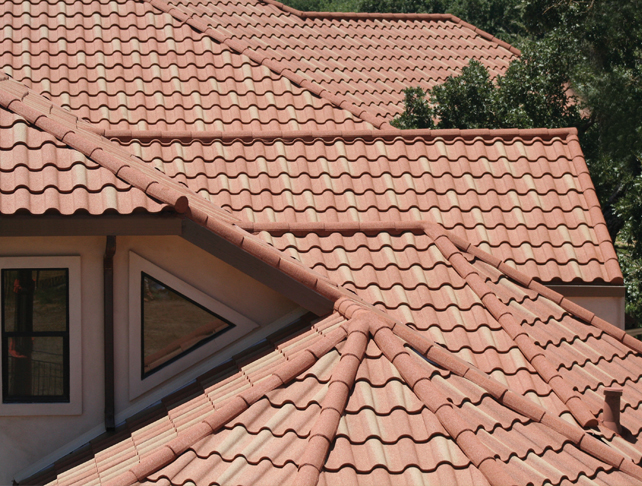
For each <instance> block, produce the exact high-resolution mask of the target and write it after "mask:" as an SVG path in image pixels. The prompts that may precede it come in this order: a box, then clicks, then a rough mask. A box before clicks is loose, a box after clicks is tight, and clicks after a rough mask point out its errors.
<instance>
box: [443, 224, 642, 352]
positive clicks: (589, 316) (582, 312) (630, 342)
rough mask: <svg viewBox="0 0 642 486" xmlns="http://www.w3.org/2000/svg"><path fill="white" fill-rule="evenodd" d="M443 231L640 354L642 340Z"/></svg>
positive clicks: (490, 262) (456, 243)
mask: <svg viewBox="0 0 642 486" xmlns="http://www.w3.org/2000/svg"><path fill="white" fill-rule="evenodd" d="M444 232H445V234H446V235H447V236H448V238H449V239H450V240H451V242H452V243H453V244H454V245H455V246H456V247H457V248H458V249H460V250H461V251H465V252H467V253H470V254H471V255H473V256H475V257H476V258H479V259H480V260H482V261H483V262H484V263H487V264H488V265H490V266H492V267H494V268H496V269H497V270H499V271H500V272H502V273H503V274H504V275H506V276H507V277H509V278H510V279H511V280H514V281H516V282H517V283H519V284H520V285H522V286H524V287H526V288H527V289H530V290H534V291H535V292H537V293H539V294H541V295H543V296H544V297H545V298H547V299H549V300H551V301H553V302H554V303H555V304H557V305H559V306H560V307H561V308H562V309H564V310H565V311H566V312H568V313H569V314H571V315H572V316H573V317H575V318H576V319H579V320H581V321H583V322H585V323H587V324H589V325H592V326H593V327H596V328H598V329H599V330H600V331H603V332H604V333H606V334H608V335H609V336H611V337H612V338H614V339H615V340H617V341H619V342H620V343H622V344H624V345H625V346H626V347H628V348H629V349H631V350H633V351H634V352H636V353H639V354H640V355H642V342H640V341H639V340H637V339H636V338H634V337H633V336H631V335H629V334H627V333H626V332H625V331H624V330H622V329H620V328H619V327H617V326H614V325H613V324H611V323H610V322H608V321H605V320H604V319H602V318H601V317H598V316H597V315H595V314H594V313H593V312H591V311H590V310H588V309H585V308H584V307H582V306H580V305H579V304H576V303H575V302H573V301H571V300H569V299H568V298H567V297H564V296H563V295H562V294H560V293H559V292H556V291H555V290H553V289H551V288H549V287H547V286H546V285H544V284H542V283H540V282H538V281H537V280H535V279H534V278H533V277H529V276H528V275H526V274H525V273H524V272H522V271H521V270H517V269H515V268H513V267H511V266H510V265H508V264H506V263H505V262H503V261H502V260H500V259H499V258H497V257H495V256H493V255H491V254H490V253H487V252H486V251H484V250H482V249H481V248H479V247H478V246H475V245H473V244H472V243H470V242H468V241H466V240H465V239H463V238H460V237H459V236H457V235H455V234H453V233H451V232H449V231H448V230H444Z"/></svg>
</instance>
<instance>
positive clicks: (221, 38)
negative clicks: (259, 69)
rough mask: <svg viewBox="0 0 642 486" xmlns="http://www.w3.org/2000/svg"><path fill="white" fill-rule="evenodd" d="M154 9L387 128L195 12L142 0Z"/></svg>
mask: <svg viewBox="0 0 642 486" xmlns="http://www.w3.org/2000/svg"><path fill="white" fill-rule="evenodd" d="M145 1H146V2H148V3H150V4H151V5H153V6H154V7H156V8H158V9H159V10H161V11H162V12H165V13H168V14H170V15H171V16H173V17H174V18H175V19H177V20H179V21H180V22H184V23H186V24H187V25H189V26H190V27H192V28H194V29H196V30H198V31H199V32H203V33H204V34H206V35H208V36H210V37H211V38H212V39H214V40H215V41H216V42H219V43H220V44H223V45H225V46H227V47H228V48H229V49H232V50H233V51H236V52H238V53H239V54H243V55H245V56H247V57H248V58H249V59H251V60H252V61H254V62H256V63H258V64H260V65H262V66H265V67H267V68H268V69H270V70H272V71H274V72H276V73H277V74H280V75H281V76H283V77H285V78H287V79H289V80H290V81H291V82H293V83H295V84H297V85H298V86H300V87H301V88H303V89H306V90H307V91H310V92H311V93H313V94H314V95H316V96H318V97H320V98H323V99H325V100H327V101H329V102H330V103H332V104H333V105H334V106H336V107H338V108H341V109H344V110H346V111H348V112H350V113H351V114H353V115H355V116H357V117H358V118H361V120H363V121H365V122H368V123H371V124H372V125H374V126H375V127H377V128H390V123H388V121H386V120H382V119H381V118H379V117H376V116H375V115H373V114H371V113H369V112H367V111H366V110H364V109H361V108H358V107H357V106H356V105H354V104H353V103H351V102H350V101H349V100H348V99H347V98H346V97H344V96H343V95H340V94H337V93H330V92H329V91H327V90H326V89H325V88H323V87H321V86H319V85H318V84H316V83H314V82H313V81H311V80H310V79H308V78H306V77H304V76H301V75H300V74H297V73H295V72H292V71H291V70H290V69H289V68H288V67H286V66H284V65H283V64H281V63H280V62H279V61H275V60H273V59H270V58H269V57H267V56H265V55H262V54H260V53H258V52H255V51H253V50H251V49H250V48H249V46H247V45H245V44H244V43H242V42H241V41H239V40H237V39H235V38H233V37H230V36H227V35H224V34H221V33H219V32H217V31H216V30H215V29H214V28H213V27H211V26H210V25H209V24H208V23H207V22H204V21H202V20H200V19H198V18H195V16H196V12H186V11H185V10H182V9H179V8H178V7H174V6H172V5H170V4H169V3H167V2H166V1H165V0H145Z"/></svg>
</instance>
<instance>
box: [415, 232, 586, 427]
mask: <svg viewBox="0 0 642 486" xmlns="http://www.w3.org/2000/svg"><path fill="white" fill-rule="evenodd" d="M426 234H427V235H428V236H429V237H430V238H431V239H432V240H433V241H434V243H435V245H437V248H438V249H439V251H440V252H441V253H442V254H443V255H444V257H445V258H446V259H447V260H448V261H449V262H450V264H451V265H452V266H453V268H454V269H455V271H456V272H457V273H458V274H459V275H460V276H461V277H462V278H463V279H464V280H465V281H466V283H467V284H468V286H469V287H470V288H471V289H472V290H473V292H474V293H475V294H476V295H477V297H478V298H479V299H480V300H481V301H482V304H483V305H484V307H486V310H488V311H489V312H490V314H491V315H492V316H493V318H495V320H496V321H497V322H498V323H499V324H500V325H501V326H502V328H503V329H504V331H505V332H506V334H507V335H508V336H509V337H510V339H511V340H512V341H513V342H514V343H515V344H516V345H517V347H518V348H519V350H520V351H521V353H522V355H523V356H524V357H525V358H526V360H527V361H528V362H529V363H530V364H531V366H533V368H534V369H535V371H536V372H537V374H538V375H540V376H541V377H542V379H543V380H544V382H545V383H547V384H548V385H549V386H550V387H551V388H552V389H553V391H554V392H555V394H556V395H557V396H558V397H559V399H560V400H561V401H562V403H563V404H565V405H566V406H567V407H568V409H569V411H570V412H571V414H572V415H573V417H574V418H575V420H577V421H578V423H579V424H580V425H581V426H582V427H594V426H596V425H597V424H598V421H597V419H596V418H595V416H594V415H593V413H592V412H591V410H590V409H589V407H588V406H587V405H586V404H585V403H584V401H583V400H582V398H581V397H580V396H579V395H578V394H577V393H575V391H574V390H573V388H572V387H571V386H570V385H569V384H568V383H567V382H566V380H564V378H563V377H562V375H560V374H559V372H558V371H557V369H556V368H555V367H554V366H553V365H552V364H551V362H550V361H549V359H548V358H547V357H546V355H545V354H544V351H543V350H542V349H541V348H540V347H539V346H537V345H536V344H535V343H533V341H532V339H531V338H530V336H529V335H528V333H527V332H526V331H524V329H523V328H522V325H521V323H520V322H519V321H518V320H517V319H516V318H515V316H513V314H512V313H511V311H510V309H509V308H508V306H506V305H505V304H504V303H503V302H501V301H500V300H499V298H498V297H497V296H496V295H495V293H494V292H493V291H492V289H491V288H490V287H489V286H488V284H487V283H486V281H485V279H484V278H482V277H481V276H480V275H479V273H478V272H477V270H476V269H475V268H474V267H473V266H472V265H471V264H470V263H469V262H468V260H466V258H465V257H464V256H463V255H462V254H461V252H460V251H459V249H458V248H457V247H456V246H455V245H454V243H453V242H452V241H451V240H450V239H449V237H448V235H447V233H446V232H445V230H444V229H443V227H442V226H441V225H438V224H435V223H432V224H429V225H427V226H426ZM457 256H459V258H454V257H457ZM578 307H579V306H578Z"/></svg>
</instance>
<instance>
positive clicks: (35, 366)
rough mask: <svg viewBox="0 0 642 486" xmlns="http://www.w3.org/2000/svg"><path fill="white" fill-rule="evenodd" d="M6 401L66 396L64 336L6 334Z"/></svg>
mask: <svg viewBox="0 0 642 486" xmlns="http://www.w3.org/2000/svg"><path fill="white" fill-rule="evenodd" d="M5 350H6V352H7V359H6V361H5V363H6V364H7V372H6V374H5V376H6V379H7V383H6V387H5V390H6V395H5V396H4V399H5V401H7V400H11V399H22V400H21V401H29V400H28V399H29V397H52V398H55V397H63V398H64V397H65V394H66V393H65V380H64V374H65V370H64V352H65V351H64V338H62V337H31V336H27V337H8V338H7V346H6V348H5Z"/></svg>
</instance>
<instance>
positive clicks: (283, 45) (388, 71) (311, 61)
mask: <svg viewBox="0 0 642 486" xmlns="http://www.w3.org/2000/svg"><path fill="white" fill-rule="evenodd" d="M147 1H150V3H152V4H153V5H154V6H155V7H157V8H159V9H161V10H163V11H164V12H168V13H169V14H170V15H173V16H174V17H176V18H178V19H181V20H183V21H185V22H186V23H187V24H189V25H192V26H194V27H195V28H197V29H199V30H202V31H203V32H204V33H205V34H207V35H210V36H211V37H212V38H214V39H216V40H217V41H219V42H221V43H223V44H225V45H226V46H228V47H230V48H231V49H233V50H235V51H238V52H243V53H245V54H246V55H248V56H250V57H251V58H252V59H254V60H256V61H257V62H261V63H263V64H264V65H268V66H270V68H271V69H276V70H278V71H279V72H281V73H282V74H284V75H285V76H287V77H288V78H289V79H291V80H295V82H296V83H297V84H301V85H304V86H305V87H306V88H307V89H310V90H312V91H313V92H318V93H320V94H321V96H323V97H324V98H327V99H331V100H334V101H335V102H336V103H345V107H346V109H348V110H350V111H351V112H353V113H359V112H360V111H363V110H365V111H366V112H367V114H368V115H369V117H372V118H369V121H370V120H371V121H372V123H373V124H375V125H376V126H377V127H380V128H381V127H382V124H385V121H386V120H387V119H390V117H391V115H394V114H396V113H398V112H399V111H400V110H401V104H400V102H401V100H402V99H403V93H402V91H403V89H404V88H406V87H408V86H411V85H416V84H419V83H421V84H422V86H423V87H424V88H430V87H432V86H434V85H435V84H438V83H441V82H443V81H444V80H445V79H446V78H447V77H448V76H450V75H452V74H455V73H456V72H458V71H459V70H460V69H461V68H462V67H463V66H465V65H466V64H468V61H469V60H470V59H477V60H479V61H481V62H482V63H484V64H485V65H487V66H488V67H489V69H490V72H491V73H492V74H498V73H502V72H504V71H505V70H506V68H507V67H508V64H509V63H510V61H511V60H512V59H513V58H514V57H515V56H516V55H519V51H518V50H517V49H514V48H512V47H511V46H510V45H508V44H506V43H505V42H502V41H500V40H498V39H496V38H494V37H492V36H490V35H489V34H487V33H485V32H483V31H481V30H479V29H477V28H475V27H473V26H472V25H470V24H468V23H466V22H463V21H461V20H460V19H458V18H457V17H454V16H452V15H421V14H419V15H417V14H414V15H413V14H410V15H408V14H351V13H348V14H345V13H322V12H300V11H297V10H295V9H292V8H289V7H285V6H283V5H282V4H280V3H279V2H276V1H271V0H269V1H262V0H249V1H229V2H213V1H205V2H202V1H199V2H193V1H191V0H147ZM341 106H344V105H343V104H342V105H341Z"/></svg>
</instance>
